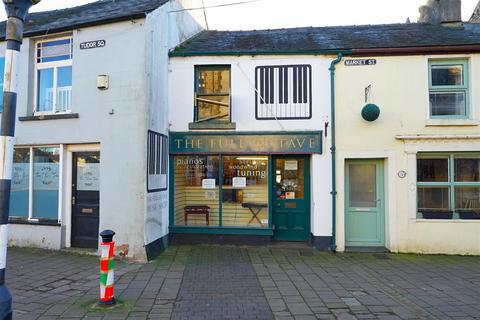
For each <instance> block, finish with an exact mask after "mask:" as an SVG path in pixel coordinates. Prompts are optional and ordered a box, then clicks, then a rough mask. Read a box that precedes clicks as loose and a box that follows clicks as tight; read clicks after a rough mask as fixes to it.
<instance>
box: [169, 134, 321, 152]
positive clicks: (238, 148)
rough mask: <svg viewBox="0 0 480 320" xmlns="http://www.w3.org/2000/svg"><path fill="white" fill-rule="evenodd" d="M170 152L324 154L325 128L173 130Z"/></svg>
mask: <svg viewBox="0 0 480 320" xmlns="http://www.w3.org/2000/svg"><path fill="white" fill-rule="evenodd" d="M170 153H172V154H191V153H216V154H227V153H228V154H232V153H233V154H241V153H265V154H312V153H320V154H321V153H322V131H308V132H282V133H272V132H248V133H247V132H245V133H243V132H235V133H233V132H232V133H223V134H219V133H192V132H171V133H170Z"/></svg>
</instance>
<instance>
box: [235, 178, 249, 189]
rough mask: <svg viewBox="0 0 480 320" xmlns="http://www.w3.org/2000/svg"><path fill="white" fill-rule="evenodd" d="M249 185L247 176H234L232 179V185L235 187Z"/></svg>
mask: <svg viewBox="0 0 480 320" xmlns="http://www.w3.org/2000/svg"><path fill="white" fill-rule="evenodd" d="M246 186H247V178H245V177H234V178H233V179H232V187H234V188H245V187H246Z"/></svg>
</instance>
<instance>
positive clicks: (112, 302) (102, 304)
mask: <svg viewBox="0 0 480 320" xmlns="http://www.w3.org/2000/svg"><path fill="white" fill-rule="evenodd" d="M116 303H117V301H115V298H112V299H110V300H99V301H98V306H100V307H111V306H113V305H115V304H116Z"/></svg>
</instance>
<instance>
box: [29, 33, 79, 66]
mask: <svg viewBox="0 0 480 320" xmlns="http://www.w3.org/2000/svg"><path fill="white" fill-rule="evenodd" d="M69 59H72V39H63V40H54V41H48V42H41V43H39V44H37V62H38V63H42V62H52V61H62V60H69Z"/></svg>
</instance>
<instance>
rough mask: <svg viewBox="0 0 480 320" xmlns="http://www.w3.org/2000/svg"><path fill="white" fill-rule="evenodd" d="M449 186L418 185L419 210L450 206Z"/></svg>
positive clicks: (443, 208)
mask: <svg viewBox="0 0 480 320" xmlns="http://www.w3.org/2000/svg"><path fill="white" fill-rule="evenodd" d="M449 191H450V188H449V187H424V186H418V187H417V192H418V211H424V210H432V209H441V210H448V209H449V208H450V198H449V196H448V194H449Z"/></svg>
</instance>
